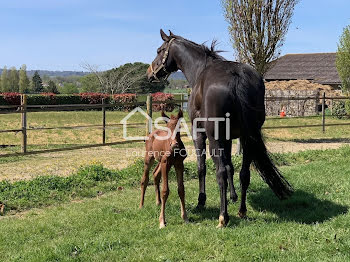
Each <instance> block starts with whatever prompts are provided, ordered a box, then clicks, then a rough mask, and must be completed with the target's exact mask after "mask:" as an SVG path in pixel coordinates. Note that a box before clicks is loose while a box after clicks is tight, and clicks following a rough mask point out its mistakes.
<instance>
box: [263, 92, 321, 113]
mask: <svg viewBox="0 0 350 262" xmlns="http://www.w3.org/2000/svg"><path fill="white" fill-rule="evenodd" d="M265 97H266V99H265V101H266V102H265V108H266V115H267V116H278V115H279V114H280V112H281V110H282V108H284V109H285V113H286V115H287V116H311V115H316V114H317V110H318V105H319V103H320V99H319V98H320V91H319V90H280V89H273V90H269V89H267V90H266V92H265ZM280 97H282V98H283V99H279V98H280ZM305 97H312V98H314V99H303V100H291V98H305ZM271 99H272V101H271Z"/></svg>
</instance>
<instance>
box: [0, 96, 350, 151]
mask: <svg viewBox="0 0 350 262" xmlns="http://www.w3.org/2000/svg"><path fill="white" fill-rule="evenodd" d="M308 99H313V100H314V99H315V97H288V98H285V97H273V98H269V97H267V98H266V101H267V102H268V101H276V100H288V101H291V100H308ZM349 99H350V98H349V97H326V95H325V94H323V97H322V98H321V102H322V122H321V123H320V124H313V125H289V126H274V127H263V129H291V128H310V127H320V128H322V131H323V132H325V130H326V127H329V126H347V125H350V122H345V123H331V124H326V114H325V109H326V100H349ZM187 102H188V100H173V101H171V103H173V104H175V105H177V106H180V107H182V106H183V105H184V104H186V103H187ZM156 103H158V104H159V103H164V102H156V101H152V96H150V95H149V96H147V99H146V102H136V103H123V104H113V105H111V104H105V103H104V100H102V104H92V105H81V104H74V105H27V98H26V95H22V96H21V105H13V106H0V109H1V110H0V115H1V114H21V129H10V130H0V134H1V133H11V132H12V133H18V132H21V133H22V142H21V152H18V153H11V154H3V155H0V158H1V157H8V156H16V155H23V154H38V153H48V152H56V151H67V150H75V149H83V148H91V147H99V146H110V145H118V144H126V143H130V142H135V141H132V140H131V141H130V140H125V141H117V142H110V143H106V129H107V128H108V127H119V126H120V127H121V126H123V124H110V125H107V123H106V109H108V108H115V107H116V106H128V105H130V106H146V108H147V114H148V115H149V116H150V117H152V104H156ZM87 109H101V124H100V125H83V126H63V127H39V128H28V126H27V114H28V113H31V112H49V111H75V110H87ZM312 117H315V116H304V117H293V119H294V118H312ZM316 117H319V116H316ZM268 119H282V118H280V117H270V118H268ZM286 119H290V118H286ZM0 124H1V123H0ZM144 124H145V123H130V124H128V126H129V127H137V126H140V125H144ZM85 128H97V129H101V143H98V144H89V145H80V146H72V147H67V148H55V149H45V150H36V151H28V150H27V146H28V143H27V132H28V131H30V130H58V129H85ZM150 131H151V127H150V126H149V125H148V121H146V130H145V132H146V134H148V133H149V132H150Z"/></svg>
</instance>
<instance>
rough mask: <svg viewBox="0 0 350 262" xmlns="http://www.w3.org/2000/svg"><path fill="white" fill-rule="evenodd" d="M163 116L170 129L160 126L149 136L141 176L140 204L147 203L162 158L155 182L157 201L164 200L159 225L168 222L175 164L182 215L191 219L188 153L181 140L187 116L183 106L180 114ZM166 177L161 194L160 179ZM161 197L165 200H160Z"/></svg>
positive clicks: (163, 179) (160, 202) (161, 226)
mask: <svg viewBox="0 0 350 262" xmlns="http://www.w3.org/2000/svg"><path fill="white" fill-rule="evenodd" d="M162 117H163V118H164V119H166V121H167V128H168V130H160V129H157V130H155V131H153V132H152V133H151V134H149V136H148V140H146V155H145V167H144V172H143V176H142V180H141V202H140V208H142V207H143V203H144V199H145V192H146V188H147V185H148V181H149V171H150V169H151V167H152V165H153V163H154V160H157V161H158V165H157V166H156V168H155V169H154V172H153V177H154V186H155V191H156V204H157V205H160V204H161V211H160V216H159V223H160V225H159V227H160V228H163V227H165V225H166V222H165V203H166V201H167V199H168V195H169V186H168V174H169V171H170V168H171V167H172V166H174V167H175V171H176V177H177V185H178V194H179V197H180V200H181V217H182V219H183V220H184V221H185V222H187V221H188V219H187V213H186V208H185V187H184V182H183V172H184V163H183V162H184V160H185V158H186V156H187V154H186V150H185V146H184V144H183V143H182V141H181V137H180V132H179V125H178V122H179V120H180V119H181V118H182V117H183V113H182V111H181V109H180V111H179V113H178V115H177V116H173V115H172V116H171V117H170V118H169V117H167V116H166V115H165V113H164V111H163V112H162ZM161 178H162V194H161V195H160V190H159V183H160V179H161ZM160 200H161V201H160Z"/></svg>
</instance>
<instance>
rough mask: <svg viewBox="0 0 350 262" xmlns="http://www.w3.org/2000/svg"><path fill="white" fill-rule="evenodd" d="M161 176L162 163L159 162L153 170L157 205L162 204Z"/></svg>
mask: <svg viewBox="0 0 350 262" xmlns="http://www.w3.org/2000/svg"><path fill="white" fill-rule="evenodd" d="M160 177H161V165H160V162H159V163H158V165H157V166H156V168H155V169H154V171H153V179H154V189H155V192H156V205H157V206H159V205H160V191H159V183H160Z"/></svg>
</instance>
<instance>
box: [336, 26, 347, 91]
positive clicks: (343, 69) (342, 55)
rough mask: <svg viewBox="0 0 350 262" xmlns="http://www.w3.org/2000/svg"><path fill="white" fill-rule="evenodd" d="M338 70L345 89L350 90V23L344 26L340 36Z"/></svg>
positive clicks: (337, 59)
mask: <svg viewBox="0 0 350 262" xmlns="http://www.w3.org/2000/svg"><path fill="white" fill-rule="evenodd" d="M336 65H337V70H338V73H339V77H340V78H341V80H342V84H343V90H344V91H347V92H349V91H350V25H348V26H347V27H345V28H344V31H343V34H342V35H341V37H340V40H339V44H338V50H337V58H336Z"/></svg>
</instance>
